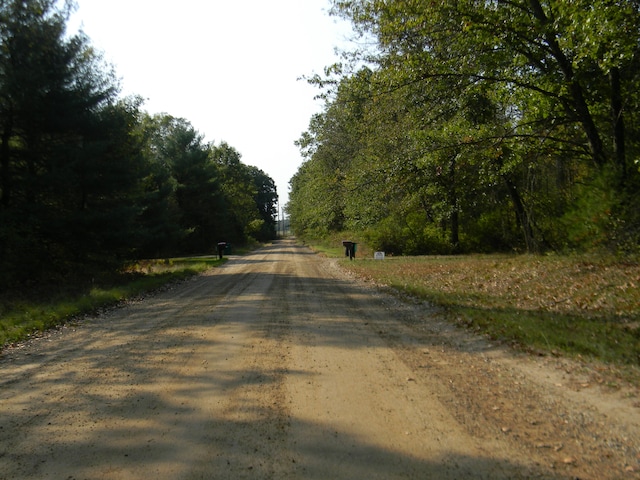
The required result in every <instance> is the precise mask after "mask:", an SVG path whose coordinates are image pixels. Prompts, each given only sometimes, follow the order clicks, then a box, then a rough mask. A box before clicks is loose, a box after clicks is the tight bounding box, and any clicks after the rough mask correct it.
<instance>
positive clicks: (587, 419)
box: [0, 240, 640, 480]
mask: <svg viewBox="0 0 640 480" xmlns="http://www.w3.org/2000/svg"><path fill="white" fill-rule="evenodd" d="M639 410H640V409H639V408H638V397H637V392H635V391H632V390H629V389H627V390H624V389H621V388H617V389H612V388H607V386H606V385H602V384H600V383H598V380H597V377H594V372H593V370H591V369H587V368H586V367H583V366H581V365H579V364H576V363H572V362H570V361H568V360H562V359H557V358H550V357H529V356H526V355H523V354H514V353H511V352H509V351H508V349H505V348H503V347H500V346H497V345H494V344H492V343H490V342H488V341H487V340H485V339H483V338H479V337H474V336H472V335H470V334H469V333H467V332H463V331H460V330H457V329H456V328H454V327H452V326H451V325H449V324H447V323H446V322H445V321H444V320H443V319H442V318H441V316H440V315H439V312H438V311H437V310H435V309H433V308H430V307H429V306H428V305H424V304H421V303H417V302H411V301H402V300H400V299H398V298H397V297H394V296H392V295H389V294H387V293H384V292H382V291H380V290H376V289H374V288H373V287H370V286H367V285H365V284H363V283H361V282H359V281H358V280H357V279H354V278H351V277H350V276H348V275H347V274H346V273H344V272H343V271H341V270H340V268H339V267H338V265H337V263H336V261H335V260H330V259H326V258H322V257H320V256H318V255H315V254H313V253H312V252H311V251H310V250H308V249H307V248H305V247H303V246H300V245H298V244H296V243H295V242H294V241H292V240H283V241H279V242H276V243H274V244H273V245H271V246H268V247H265V248H262V249H260V250H257V251H255V252H253V253H252V254H249V255H246V256H242V257H234V258H231V259H230V260H229V261H228V262H227V263H226V264H225V265H224V266H222V267H221V268H216V269H212V270H210V271H209V272H207V273H205V274H203V275H200V276H198V277H195V278H193V279H191V280H189V281H186V282H184V283H181V284H178V285H175V286H173V287H171V288H169V289H167V290H165V291H163V292H160V293H157V294H155V295H153V296H151V297H149V298H146V299H142V300H139V301H136V302H131V303H129V304H127V305H125V306H123V307H120V308H117V309H114V310H112V311H110V312H107V313H104V314H101V315H98V316H96V317H93V318H89V319H84V320H82V321H79V322H77V323H76V324H73V325H69V326H67V327H65V328H62V329H60V330H59V331H56V332H53V333H50V334H48V335H45V336H43V337H42V338H39V339H35V340H32V341H30V342H27V343H25V344H22V345H18V346H14V347H12V348H8V349H5V351H4V352H3V353H2V356H1V357H0V479H59V480H65V479H67V480H71V479H78V480H80V479H145V480H151V479H237V478H251V479H266V478H272V479H318V480H320V479H322V480H326V479H350V480H352V479H376V478H379V479H394V478H403V479H410V478H414V479H466V478H473V479H507V478H508V479H518V478H544V479H569V478H580V479H594V480H595V479H619V478H623V479H626V478H633V479H635V478H640V476H639V472H640V463H639V461H640V457H639V453H640V450H639V448H640V415H639Z"/></svg>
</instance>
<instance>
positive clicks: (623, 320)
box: [341, 255, 640, 367]
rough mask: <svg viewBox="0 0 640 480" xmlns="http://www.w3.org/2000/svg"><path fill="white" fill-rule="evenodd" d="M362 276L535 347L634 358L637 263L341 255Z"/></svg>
mask: <svg viewBox="0 0 640 480" xmlns="http://www.w3.org/2000/svg"><path fill="white" fill-rule="evenodd" d="M341 263H342V265H343V266H344V267H345V268H347V269H349V270H350V271H352V272H354V273H355V274H357V275H358V276H360V277H361V278H363V279H366V280H368V281H370V282H372V283H375V284H377V285H384V286H388V287H391V288H392V289H394V290H396V291H399V292H404V293H406V294H409V295H411V296H414V297H418V298H420V299H423V300H426V301H428V302H430V303H432V304H435V305H439V306H441V307H443V309H442V311H443V312H444V315H446V316H447V318H448V319H449V320H451V321H453V322H456V323H457V324H460V325H463V326H465V327H467V328H469V329H471V330H473V331H476V332H478V333H481V334H485V335H487V336H489V337H491V338H492V339H494V340H498V341H500V342H504V343H509V344H511V345H513V346H514V347H517V348H520V349H522V350H525V351H530V352H535V353H537V354H542V355H545V354H554V355H556V354H561V355H566V356H570V357H576V358H583V359H590V360H596V361H601V362H606V363H608V364H614V365H620V366H623V365H627V366H629V365H631V366H636V367H637V366H640V264H639V263H638V262H637V261H629V260H627V261H621V260H619V259H615V258H606V257H598V256H531V255H467V256H432V257H431V256H428V257H396V258H389V257H387V259H385V260H384V261H375V260H371V259H360V260H358V261H356V262H349V261H344V260H343V261H341Z"/></svg>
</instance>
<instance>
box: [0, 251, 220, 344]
mask: <svg viewBox="0 0 640 480" xmlns="http://www.w3.org/2000/svg"><path fill="white" fill-rule="evenodd" d="M225 261H226V260H225V259H223V260H218V258H217V257H193V258H187V257H185V258H174V259H167V260H146V261H143V262H139V263H136V264H132V265H129V266H128V267H127V268H126V269H124V270H123V271H122V272H118V273H117V274H115V275H108V276H104V277H103V278H102V279H99V280H95V279H94V280H93V281H91V282H86V281H82V282H80V281H78V280H75V281H74V280H70V281H69V283H68V284H65V285H64V286H63V287H61V286H60V285H56V286H55V287H53V286H50V287H48V288H44V289H43V288H42V287H40V288H39V289H38V291H37V292H36V291H32V292H26V293H25V292H5V293H3V295H2V296H1V297H0V349H1V348H2V347H3V346H6V345H7V344H11V343H15V342H19V341H22V340H25V339H27V338H29V337H30V336H32V335H34V334H38V333H40V332H43V331H46V330H49V329H52V328H55V327H57V326H59V325H62V324H64V323H66V322H68V321H70V320H72V319H73V318H77V317H79V316H81V315H85V314H90V313H94V312H97V311H99V310H100V309H102V308H107V307H110V306H114V305H117V304H118V303H119V302H122V301H124V300H127V299H131V298H135V297H138V296H140V295H143V294H145V293H147V292H151V291H154V290H157V289H158V288H160V287H162V286H164V285H166V284H168V283H171V282H175V281H179V280H182V279H185V278H188V277H190V276H193V275H196V274H198V273H201V272H203V271H205V270H207V269H209V268H212V267H215V266H218V265H220V264H221V263H224V262H225Z"/></svg>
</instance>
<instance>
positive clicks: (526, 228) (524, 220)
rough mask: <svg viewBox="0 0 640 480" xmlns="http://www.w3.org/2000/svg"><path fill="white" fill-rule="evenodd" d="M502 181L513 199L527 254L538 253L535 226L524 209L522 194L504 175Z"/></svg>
mask: <svg viewBox="0 0 640 480" xmlns="http://www.w3.org/2000/svg"><path fill="white" fill-rule="evenodd" d="M502 179H503V180H504V183H505V185H506V187H507V191H508V192H509V197H510V198H511V203H512V205H513V209H514V210H515V213H516V219H517V221H518V225H519V226H520V229H521V230H522V235H523V237H524V243H525V246H526V248H527V252H529V253H538V252H539V250H540V248H539V245H538V242H537V241H536V238H535V235H534V233H533V225H532V224H531V219H530V218H529V215H528V214H527V211H526V209H525V208H524V203H523V202H522V198H521V197H520V192H518V187H517V186H516V185H515V184H514V183H513V182H512V181H511V179H510V178H509V177H507V176H506V175H503V176H502Z"/></svg>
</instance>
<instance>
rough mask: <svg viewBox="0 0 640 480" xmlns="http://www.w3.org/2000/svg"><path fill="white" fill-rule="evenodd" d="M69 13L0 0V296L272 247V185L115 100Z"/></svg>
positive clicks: (222, 153)
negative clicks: (250, 243) (179, 257)
mask: <svg viewBox="0 0 640 480" xmlns="http://www.w3.org/2000/svg"><path fill="white" fill-rule="evenodd" d="M72 8H73V5H72V4H71V3H70V2H68V3H66V4H65V5H64V6H62V7H61V6H60V5H59V2H57V1H56V0H6V1H5V0H2V1H0V287H2V286H7V285H10V284H12V285H15V284H17V283H21V282H25V281H43V280H44V281H52V280H55V279H59V278H61V276H64V275H65V274H67V273H69V272H72V271H84V270H88V271H91V270H93V269H95V268H105V267H106V268H113V267H116V266H118V265H121V264H122V263H123V262H126V261H128V260H131V259H135V258H139V257H150V256H160V255H176V254H185V253H206V252H211V251H213V250H215V244H216V243H217V242H218V241H228V242H232V243H233V242H239V243H241V242H245V241H246V240H248V239H250V238H253V239H257V240H261V241H264V240H268V239H271V238H273V237H274V236H275V204H276V201H277V193H276V188H275V184H274V182H273V180H272V179H271V178H269V177H268V176H267V175H266V174H265V173H264V172H262V171H261V170H259V169H257V168H255V167H251V166H247V165H244V164H243V163H242V162H241V161H240V154H239V153H238V152H237V151H236V150H235V149H233V148H232V147H231V146H229V145H227V144H225V143H221V144H219V145H214V144H210V143H205V142H204V140H203V137H202V135H200V134H199V133H198V132H197V131H196V130H195V129H194V128H193V127H192V126H191V125H190V124H189V122H188V121H186V120H183V119H178V118H173V117H171V116H169V115H156V116H151V115H149V114H148V113H146V112H145V111H143V110H142V108H141V107H142V103H141V101H139V100H138V99H135V98H128V99H122V98H119V97H118V94H119V90H118V82H117V80H116V78H115V75H114V72H113V71H112V69H110V68H109V67H108V65H106V64H105V63H104V62H103V60H102V59H101V57H100V55H99V54H98V53H96V52H95V51H94V49H93V48H92V46H91V44H90V41H89V39H88V38H87V37H86V36H85V35H84V34H82V33H78V34H75V35H67V33H66V25H67V22H68V19H69V15H70V13H71V9H72Z"/></svg>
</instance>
